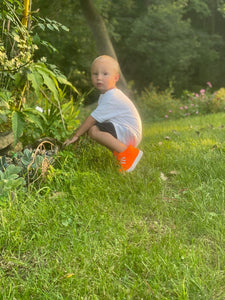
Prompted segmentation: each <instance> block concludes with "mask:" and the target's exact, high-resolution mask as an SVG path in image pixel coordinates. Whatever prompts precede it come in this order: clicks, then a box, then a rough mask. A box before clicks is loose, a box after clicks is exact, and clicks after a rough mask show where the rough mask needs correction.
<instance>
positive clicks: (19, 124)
mask: <svg viewBox="0 0 225 300" xmlns="http://www.w3.org/2000/svg"><path fill="white" fill-rule="evenodd" d="M24 128H25V120H24V115H23V113H22V112H20V111H14V112H13V113H12V130H13V135H14V144H16V143H17V141H18V139H19V137H20V136H21V135H22V133H23V130H24Z"/></svg>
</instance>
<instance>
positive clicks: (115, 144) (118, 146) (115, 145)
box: [88, 125, 127, 153]
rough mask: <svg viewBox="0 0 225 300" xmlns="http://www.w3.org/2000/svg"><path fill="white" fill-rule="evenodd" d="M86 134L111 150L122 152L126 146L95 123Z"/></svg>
mask: <svg viewBox="0 0 225 300" xmlns="http://www.w3.org/2000/svg"><path fill="white" fill-rule="evenodd" d="M88 135H89V136H90V137H91V138H92V139H93V140H95V141H96V142H98V143H99V144H101V145H103V146H105V147H107V148H108V149H109V150H111V151H116V152H119V153H120V152H123V151H124V150H126V148H127V146H126V145H124V144H123V143H121V142H120V141H119V140H118V139H117V138H115V137H114V136H113V135H112V134H111V133H109V132H106V131H101V130H100V129H99V128H98V126H97V125H94V126H92V127H91V128H90V129H89V131H88Z"/></svg>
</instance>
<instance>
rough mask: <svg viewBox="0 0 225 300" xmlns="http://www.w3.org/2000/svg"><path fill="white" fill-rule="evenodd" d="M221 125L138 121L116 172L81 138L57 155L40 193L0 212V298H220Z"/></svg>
mask: <svg viewBox="0 0 225 300" xmlns="http://www.w3.org/2000/svg"><path fill="white" fill-rule="evenodd" d="M209 124H210V125H209ZM223 124H224V114H223V113H221V114H215V115H206V116H197V117H194V118H193V117H190V118H186V119H180V120H176V121H169V122H168V121H163V122H158V123H156V122H155V123H154V124H152V123H151V124H150V123H145V126H144V138H143V142H142V144H141V145H140V146H141V148H142V149H143V150H144V156H143V158H142V159H143V161H141V162H140V164H139V165H138V166H137V169H136V170H135V171H134V173H131V174H126V175H124V174H121V173H119V172H118V166H116V164H115V163H114V160H113V156H112V154H111V153H110V152H109V151H107V150H105V149H104V148H103V147H102V146H99V145H97V144H95V143H91V144H90V145H89V146H88V143H89V142H88V140H85V141H84V142H86V143H87V145H86V146H87V148H85V147H83V150H81V149H80V151H81V152H80V154H79V155H78V154H77V151H74V150H73V148H70V149H66V150H65V151H63V152H61V154H60V155H61V157H60V161H59V163H58V166H55V167H54V168H52V169H51V171H50V173H49V176H48V180H47V181H45V183H44V184H43V185H42V186H41V188H40V189H31V190H30V191H29V193H26V192H24V191H23V192H16V193H15V196H14V198H13V199H10V198H9V199H8V201H7V202H6V204H5V205H4V206H3V207H2V208H1V222H2V226H1V239H0V246H1V250H2V252H1V296H2V298H3V299H9V300H11V299H29V298H34V299H82V298H83V299H153V300H156V299H223V298H224V297H225V291H224V280H225V274H224V268H223V261H224V245H225V230H224V180H225V174H224V163H225V156H224V150H225V144H224V128H222V126H221V125H223ZM197 132H199V134H197ZM168 136H169V137H170V140H169V139H165V137H168ZM90 150H91V151H90ZM216 162H219V163H216ZM162 174H164V177H163V176H162ZM74 287H76V288H74Z"/></svg>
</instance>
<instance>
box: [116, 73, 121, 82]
mask: <svg viewBox="0 0 225 300" xmlns="http://www.w3.org/2000/svg"><path fill="white" fill-rule="evenodd" d="M119 78H120V75H119V73H116V74H115V82H117V81H118V80H119Z"/></svg>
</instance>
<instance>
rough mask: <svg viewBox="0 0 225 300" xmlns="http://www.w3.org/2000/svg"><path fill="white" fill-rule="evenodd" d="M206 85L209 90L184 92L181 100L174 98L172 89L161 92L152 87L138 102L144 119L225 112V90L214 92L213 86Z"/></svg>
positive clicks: (155, 119)
mask: <svg viewBox="0 0 225 300" xmlns="http://www.w3.org/2000/svg"><path fill="white" fill-rule="evenodd" d="M206 84H207V88H205V89H204V88H202V89H201V90H200V91H199V92H197V93H193V92H190V91H184V92H183V94H182V96H181V98H180V99H177V98H174V96H173V90H172V88H170V89H167V90H165V91H163V92H159V91H157V89H156V88H154V87H152V86H150V88H149V89H145V90H144V92H142V94H141V96H140V98H139V100H138V106H139V108H140V111H141V114H142V116H143V118H144V119H151V120H152V121H157V120H162V119H178V118H183V117H184V118H186V117H188V116H194V115H206V114H210V113H218V112H222V111H224V110H225V88H221V89H219V90H218V91H216V92H213V91H212V84H211V83H210V82H207V83H206Z"/></svg>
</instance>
